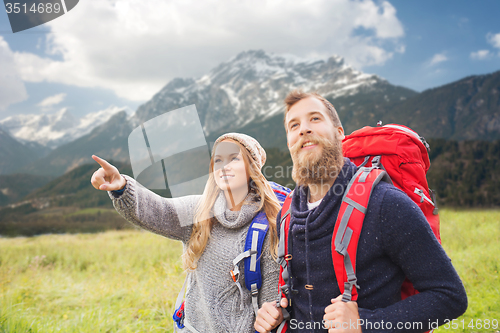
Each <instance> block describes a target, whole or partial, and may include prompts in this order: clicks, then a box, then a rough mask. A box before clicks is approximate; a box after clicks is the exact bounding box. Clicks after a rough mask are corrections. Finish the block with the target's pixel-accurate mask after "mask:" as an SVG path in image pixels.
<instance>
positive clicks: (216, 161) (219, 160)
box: [214, 158, 222, 163]
mask: <svg viewBox="0 0 500 333" xmlns="http://www.w3.org/2000/svg"><path fill="white" fill-rule="evenodd" d="M220 162H222V160H221V159H219V158H218V159H216V160H215V161H214V163H220Z"/></svg>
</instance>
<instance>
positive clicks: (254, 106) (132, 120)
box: [22, 51, 500, 176]
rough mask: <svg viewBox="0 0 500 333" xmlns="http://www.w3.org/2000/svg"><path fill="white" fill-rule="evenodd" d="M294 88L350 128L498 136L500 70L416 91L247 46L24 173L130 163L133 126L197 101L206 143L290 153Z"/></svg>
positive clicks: (335, 60)
mask: <svg viewBox="0 0 500 333" xmlns="http://www.w3.org/2000/svg"><path fill="white" fill-rule="evenodd" d="M295 88H301V89H303V90H305V91H317V92H318V93H320V94H322V95H323V96H325V97H326V98H327V99H329V100H330V101H331V102H332V103H333V105H334V106H335V108H336V109H337V112H338V113H339V116H340V119H341V120H342V123H343V126H344V129H345V132H346V134H349V133H351V132H352V131H354V130H356V129H359V128H361V127H363V126H367V125H370V126H375V125H376V123H377V121H379V120H382V121H383V123H390V122H396V123H400V124H403V125H407V126H410V127H412V128H414V129H415V130H416V131H417V132H418V133H420V134H421V135H423V136H425V137H427V138H445V139H457V140H463V139H470V140H473V139H484V140H495V139H500V130H499V127H500V125H499V124H500V109H499V97H498V95H499V91H500V72H497V73H493V74H490V75H482V76H473V77H469V78H465V79H463V80H460V81H457V82H454V83H450V84H448V85H445V86H443V87H438V88H435V89H430V90H426V91H424V92H422V93H417V92H415V91H412V90H410V89H407V88H404V87H399V86H395V85H392V84H390V83H389V82H387V81H386V80H384V79H382V78H380V77H378V76H376V75H370V74H365V73H362V72H360V71H357V70H355V69H354V68H352V67H350V66H349V65H347V64H346V63H345V62H344V61H343V59H342V58H340V57H336V56H333V57H330V58H328V59H301V58H297V57H293V56H283V55H273V54H268V53H265V52H263V51H247V52H242V53H240V54H238V55H237V56H236V57H234V58H232V59H230V60H228V61H227V62H224V63H222V64H220V65H219V66H217V67H216V68H214V69H213V70H211V71H210V72H209V73H208V74H207V75H204V76H203V77H201V78H199V79H192V78H184V79H182V78H177V79H173V80H172V81H170V82H169V83H168V84H167V85H166V86H165V87H164V88H163V89H161V90H160V91H159V92H158V93H157V94H156V95H154V96H153V98H152V99H151V100H150V101H148V102H146V103H145V104H143V105H141V106H140V107H139V108H138V110H137V111H136V112H135V114H134V115H132V116H131V117H127V116H126V113H125V112H123V113H121V112H119V113H116V114H115V115H114V116H113V117H111V118H110V119H109V121H108V122H106V123H104V124H102V125H100V126H98V127H96V128H94V129H93V130H92V132H91V133H89V134H87V135H83V136H81V137H79V138H78V139H76V140H74V141H72V142H69V143H67V144H65V145H62V146H60V147H58V148H56V149H55V150H53V151H52V152H51V153H50V154H49V155H48V156H47V157H44V158H43V159H41V160H39V161H36V162H34V163H33V164H31V165H29V166H27V167H26V168H23V169H22V172H26V173H36V174H40V175H52V176H57V175H61V174H63V173H64V172H67V171H69V170H71V169H72V168H75V167H76V166H79V165H81V164H83V163H87V162H92V160H91V159H90V155H92V154H97V155H100V156H101V157H103V158H105V159H110V158H112V159H114V160H119V161H127V162H128V159H129V157H128V147H127V146H128V140H127V138H128V135H129V134H130V133H131V131H132V130H133V129H134V128H137V127H138V126H140V124H141V123H143V122H146V121H148V120H151V119H153V118H155V117H157V116H159V115H162V114H164V113H166V112H169V111H173V110H176V109H178V108H181V107H184V106H187V105H191V104H195V105H196V107H197V111H198V115H199V118H200V121H201V124H202V127H203V129H204V131H205V135H206V138H207V142H208V143H211V142H213V141H214V140H215V139H216V138H217V137H218V136H219V135H220V134H222V133H225V132H230V131H238V132H242V133H246V134H249V135H251V136H253V137H255V138H256V139H257V140H258V141H259V142H261V144H262V145H263V146H264V147H265V148H278V149H280V150H284V151H286V136H285V131H284V128H283V111H284V107H283V104H282V101H283V99H284V97H285V96H286V94H288V92H290V91H291V90H292V89H295Z"/></svg>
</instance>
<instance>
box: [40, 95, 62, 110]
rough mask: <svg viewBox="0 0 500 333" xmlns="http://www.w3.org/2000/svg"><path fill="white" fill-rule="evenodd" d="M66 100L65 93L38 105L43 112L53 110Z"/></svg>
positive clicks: (48, 98)
mask: <svg viewBox="0 0 500 333" xmlns="http://www.w3.org/2000/svg"><path fill="white" fill-rule="evenodd" d="M64 98H66V94H65V93H61V94H57V95H54V96H49V97H47V98H45V99H44V100H43V101H41V102H40V103H38V104H37V106H39V107H41V108H42V110H46V109H51V108H52V107H53V106H54V105H57V104H59V103H61V102H62V101H63V100H64Z"/></svg>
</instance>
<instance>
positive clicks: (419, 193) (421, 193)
mask: <svg viewBox="0 0 500 333" xmlns="http://www.w3.org/2000/svg"><path fill="white" fill-rule="evenodd" d="M413 193H416V194H418V195H419V196H420V202H421V203H422V202H424V200H425V201H427V202H428V203H430V204H431V205H432V206H434V202H432V200H431V199H429V198H427V196H426V195H425V193H424V191H422V190H421V189H419V188H418V187H415V191H414V192H413Z"/></svg>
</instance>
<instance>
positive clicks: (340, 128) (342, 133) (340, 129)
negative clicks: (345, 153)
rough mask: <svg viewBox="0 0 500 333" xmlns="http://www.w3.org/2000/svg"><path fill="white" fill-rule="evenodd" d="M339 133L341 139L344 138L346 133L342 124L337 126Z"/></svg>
mask: <svg viewBox="0 0 500 333" xmlns="http://www.w3.org/2000/svg"><path fill="white" fill-rule="evenodd" d="M337 133H338V136H339V139H340V141H342V140H344V138H345V134H344V128H343V127H342V126H340V127H337Z"/></svg>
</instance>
